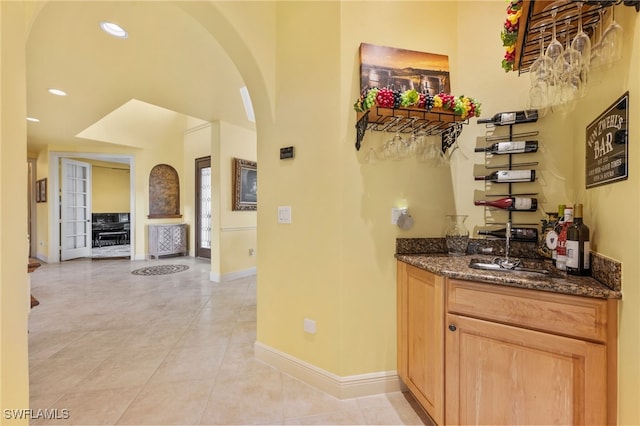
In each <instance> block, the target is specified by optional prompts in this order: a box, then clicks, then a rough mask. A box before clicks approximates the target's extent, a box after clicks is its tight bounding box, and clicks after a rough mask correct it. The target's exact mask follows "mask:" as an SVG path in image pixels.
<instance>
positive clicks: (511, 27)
mask: <svg viewBox="0 0 640 426" xmlns="http://www.w3.org/2000/svg"><path fill="white" fill-rule="evenodd" d="M507 1H508V2H509V6H507V19H505V21H504V28H503V29H502V33H500V38H501V39H502V45H503V46H504V48H505V53H504V58H503V59H502V69H504V71H505V72H509V71H513V64H514V63H515V61H516V42H517V41H518V27H519V26H520V25H519V22H520V16H521V15H522V0H507Z"/></svg>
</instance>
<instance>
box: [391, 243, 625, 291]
mask: <svg viewBox="0 0 640 426" xmlns="http://www.w3.org/2000/svg"><path fill="white" fill-rule="evenodd" d="M404 240H405V241H403V242H400V241H399V244H397V248H396V251H397V253H396V258H397V259H398V260H399V261H402V262H405V263H408V264H410V265H413V266H416V267H418V268H421V269H425V270H427V271H430V272H433V273H436V274H439V275H443V276H445V277H449V278H457V279H461V280H468V281H478V282H486V283H491V284H500V285H506V286H510V287H519V288H526V289H531V290H541V291H549V292H554V293H563V294H571V295H577V296H586V297H595V298H600V299H621V298H622V293H621V291H620V288H616V286H615V284H616V283H617V284H619V277H618V278H617V279H616V277H612V280H613V281H614V285H613V286H611V287H608V286H607V285H605V283H603V282H601V281H599V280H596V279H595V278H592V277H577V276H572V275H567V274H566V273H564V272H561V271H558V270H556V269H552V271H553V272H552V273H551V274H550V275H543V274H537V273H520V272H518V273H513V272H503V271H487V270H480V269H473V268H470V267H469V262H470V261H471V259H483V260H487V261H490V260H491V259H492V258H493V257H494V256H493V255H482V254H469V255H467V256H449V255H447V254H443V251H444V250H443V248H444V247H443V246H442V245H441V242H439V241H438V240H440V239H438V238H432V239H413V240H421V241H419V242H418V241H415V242H416V243H418V244H417V246H412V248H413V249H414V250H415V248H416V247H422V249H424V250H425V251H426V253H416V252H415V251H414V252H412V251H413V250H408V249H407V250H403V247H405V248H406V244H408V242H407V241H406V240H407V239H404ZM425 240H431V241H425ZM496 255H498V254H496ZM534 260H536V261H538V262H540V261H541V259H534ZM600 260H601V259H600ZM594 266H595V265H594ZM548 268H552V267H551V266H550V265H548ZM609 268H611V267H609ZM613 269H615V271H614V272H616V271H618V272H619V269H620V268H616V267H613ZM608 284H610V285H611V283H608Z"/></svg>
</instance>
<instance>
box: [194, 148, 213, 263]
mask: <svg viewBox="0 0 640 426" xmlns="http://www.w3.org/2000/svg"><path fill="white" fill-rule="evenodd" d="M196 257H204V258H207V259H211V157H203V158H197V159H196Z"/></svg>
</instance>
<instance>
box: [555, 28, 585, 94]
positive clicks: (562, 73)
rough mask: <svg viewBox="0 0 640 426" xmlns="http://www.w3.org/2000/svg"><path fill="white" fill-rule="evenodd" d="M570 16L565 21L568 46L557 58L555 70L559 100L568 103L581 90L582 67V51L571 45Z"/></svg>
mask: <svg viewBox="0 0 640 426" xmlns="http://www.w3.org/2000/svg"><path fill="white" fill-rule="evenodd" d="M569 23H570V18H569V17H568V18H566V21H565V29H564V33H565V44H566V47H565V49H564V52H562V55H560V56H559V57H558V59H556V62H555V64H554V72H555V77H556V82H557V85H558V102H559V103H561V104H566V103H568V102H571V101H572V100H574V99H575V98H576V97H577V94H578V93H579V92H580V91H581V85H582V83H581V80H580V71H581V68H582V64H581V55H580V52H578V51H577V50H575V49H574V48H572V47H571V44H570V41H571V37H570V32H569Z"/></svg>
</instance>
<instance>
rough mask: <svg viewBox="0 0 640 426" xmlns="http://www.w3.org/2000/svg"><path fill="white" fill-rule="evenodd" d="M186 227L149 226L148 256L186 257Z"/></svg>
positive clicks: (168, 225) (171, 225)
mask: <svg viewBox="0 0 640 426" xmlns="http://www.w3.org/2000/svg"><path fill="white" fill-rule="evenodd" d="M187 253H188V247H187V225H186V224H185V223H176V224H162V225H149V255H150V256H152V257H153V256H155V257H156V259H158V257H159V256H164V255H170V254H183V255H187Z"/></svg>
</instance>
